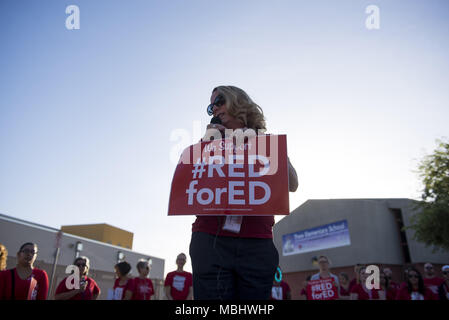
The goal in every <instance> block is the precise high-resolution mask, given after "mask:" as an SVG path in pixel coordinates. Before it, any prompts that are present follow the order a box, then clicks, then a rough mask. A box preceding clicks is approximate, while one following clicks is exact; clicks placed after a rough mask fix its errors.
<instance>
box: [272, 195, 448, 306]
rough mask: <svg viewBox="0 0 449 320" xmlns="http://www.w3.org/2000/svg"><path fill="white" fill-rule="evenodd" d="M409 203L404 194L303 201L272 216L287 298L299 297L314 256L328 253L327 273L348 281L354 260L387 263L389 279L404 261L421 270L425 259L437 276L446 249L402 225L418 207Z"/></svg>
mask: <svg viewBox="0 0 449 320" xmlns="http://www.w3.org/2000/svg"><path fill="white" fill-rule="evenodd" d="M415 205H416V202H415V201H413V200H410V199H331V200H308V201H306V202H305V203H304V204H302V205H301V206H299V207H298V208H296V209H295V210H294V211H292V212H291V213H290V215H288V216H285V217H284V218H283V219H281V220H280V221H278V222H277V223H276V224H275V226H274V228H273V236H274V239H273V240H274V243H275V246H276V248H277V249H278V252H279V264H280V266H281V268H282V271H283V280H284V281H286V282H287V283H288V284H289V286H290V288H291V289H292V299H299V298H300V291H301V289H302V288H303V282H304V280H305V279H306V277H307V276H308V275H311V274H315V273H317V272H318V266H317V258H318V257H319V256H320V255H325V256H327V257H328V258H329V260H330V261H331V266H330V268H331V272H332V273H334V274H337V275H338V274H339V273H340V272H346V273H347V274H348V275H349V278H350V280H351V279H352V278H354V277H355V275H354V265H356V264H358V263H361V264H367V265H369V264H374V265H378V266H380V267H390V268H391V269H392V271H393V280H394V281H396V282H402V281H403V278H402V276H403V267H404V266H405V265H414V266H416V267H417V268H418V269H419V270H420V271H421V272H423V265H424V263H426V262H431V263H433V264H434V266H435V267H436V271H437V275H438V276H440V277H441V267H442V266H443V265H445V264H449V252H447V251H446V252H442V251H438V252H435V253H433V252H432V248H431V247H426V246H425V245H424V244H423V243H420V242H418V241H416V240H414V239H413V236H414V232H413V230H411V229H408V228H407V227H409V226H410V218H411V216H412V215H414V214H415V213H417V212H418V209H416V207H415ZM404 227H405V228H404Z"/></svg>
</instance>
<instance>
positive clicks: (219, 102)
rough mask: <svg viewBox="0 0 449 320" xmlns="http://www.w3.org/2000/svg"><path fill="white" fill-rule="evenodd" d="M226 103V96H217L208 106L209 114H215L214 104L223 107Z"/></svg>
mask: <svg viewBox="0 0 449 320" xmlns="http://www.w3.org/2000/svg"><path fill="white" fill-rule="evenodd" d="M225 103H226V100H225V98H224V97H223V96H222V95H218V96H217V97H216V98H215V100H214V102H213V103H211V104H210V105H208V106H207V114H208V115H210V116H211V115H213V114H214V106H216V107H221V106H222V105H224V104H225Z"/></svg>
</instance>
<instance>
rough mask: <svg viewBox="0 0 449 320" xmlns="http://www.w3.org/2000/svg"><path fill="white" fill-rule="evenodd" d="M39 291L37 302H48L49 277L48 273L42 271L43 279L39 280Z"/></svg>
mask: <svg viewBox="0 0 449 320" xmlns="http://www.w3.org/2000/svg"><path fill="white" fill-rule="evenodd" d="M38 284H39V289H38V290H39V291H38V293H37V300H47V296H48V276H47V272H45V271H42V277H41V278H40V279H39V282H38Z"/></svg>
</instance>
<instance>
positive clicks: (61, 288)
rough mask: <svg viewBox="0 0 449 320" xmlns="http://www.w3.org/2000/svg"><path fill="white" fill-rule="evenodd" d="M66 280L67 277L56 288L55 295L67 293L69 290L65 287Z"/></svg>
mask: <svg viewBox="0 0 449 320" xmlns="http://www.w3.org/2000/svg"><path fill="white" fill-rule="evenodd" d="M66 279H67V277H66V278H64V279H63V280H62V281H61V282H60V283H59V284H58V287H57V288H56V292H55V295H57V294H60V293H64V292H67V291H69V289H67V286H66V285H65V282H66Z"/></svg>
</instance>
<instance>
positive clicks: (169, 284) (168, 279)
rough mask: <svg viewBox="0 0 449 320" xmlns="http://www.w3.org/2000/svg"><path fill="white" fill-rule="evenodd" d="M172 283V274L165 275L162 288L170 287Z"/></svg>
mask: <svg viewBox="0 0 449 320" xmlns="http://www.w3.org/2000/svg"><path fill="white" fill-rule="evenodd" d="M172 283H173V273H171V272H170V273H169V274H167V277H166V278H165V282H164V286H165V287H171V285H172Z"/></svg>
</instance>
